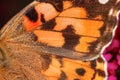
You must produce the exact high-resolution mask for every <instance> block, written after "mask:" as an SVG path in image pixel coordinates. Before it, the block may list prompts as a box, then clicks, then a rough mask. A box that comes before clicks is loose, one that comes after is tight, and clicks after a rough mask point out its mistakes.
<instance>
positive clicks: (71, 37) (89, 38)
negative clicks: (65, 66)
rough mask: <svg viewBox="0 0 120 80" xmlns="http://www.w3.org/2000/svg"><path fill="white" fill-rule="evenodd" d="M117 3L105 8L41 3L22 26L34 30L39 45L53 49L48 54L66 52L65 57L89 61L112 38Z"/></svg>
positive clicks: (56, 0)
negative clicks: (111, 12) (111, 11)
mask: <svg viewBox="0 0 120 80" xmlns="http://www.w3.org/2000/svg"><path fill="white" fill-rule="evenodd" d="M116 2H117V1H116V0H114V1H108V3H106V4H105V5H103V4H100V3H99V2H98V1H97V0H95V1H91V0H80V1H79V0H45V1H42V0H40V4H38V5H36V6H34V7H32V8H30V9H29V10H28V12H27V13H26V14H25V16H24V22H23V24H24V27H25V29H26V30H27V31H31V30H33V29H35V30H34V31H33V32H34V34H35V35H36V36H37V41H38V42H40V43H41V44H43V45H45V46H48V47H49V48H51V50H52V49H53V52H52V51H51V52H50V51H49V50H48V52H50V53H56V52H55V51H56V50H57V51H58V52H61V51H63V52H65V54H66V55H65V54H61V55H62V56H66V57H68V54H71V55H74V56H69V57H70V58H75V59H80V58H81V57H82V59H83V60H85V58H88V59H90V58H92V57H95V56H96V55H98V54H99V53H100V51H101V49H102V47H103V46H104V45H105V44H106V43H107V42H109V41H110V40H111V38H112V30H113V28H114V27H115V24H116V22H117V19H116V17H115V16H113V15H109V14H110V10H111V9H112V8H113V9H114V11H113V14H116V13H115V12H116V11H117V10H118V9H117V8H118V7H117V3H116ZM113 6H114V7H113ZM36 27H37V28H36ZM48 34H49V35H48ZM46 50H47V49H46ZM67 53H68V54H67ZM72 53H74V54H72ZM56 55H59V54H58V53H56Z"/></svg>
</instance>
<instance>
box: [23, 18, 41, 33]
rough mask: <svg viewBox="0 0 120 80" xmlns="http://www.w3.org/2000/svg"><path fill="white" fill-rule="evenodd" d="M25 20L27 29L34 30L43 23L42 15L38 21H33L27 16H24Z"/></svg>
mask: <svg viewBox="0 0 120 80" xmlns="http://www.w3.org/2000/svg"><path fill="white" fill-rule="evenodd" d="M23 20H24V21H23V25H24V27H25V29H26V31H30V30H33V29H34V28H36V27H38V26H39V25H41V24H42V22H41V21H40V17H38V20H37V21H36V22H33V21H31V20H30V19H29V18H28V17H27V16H24V17H23Z"/></svg>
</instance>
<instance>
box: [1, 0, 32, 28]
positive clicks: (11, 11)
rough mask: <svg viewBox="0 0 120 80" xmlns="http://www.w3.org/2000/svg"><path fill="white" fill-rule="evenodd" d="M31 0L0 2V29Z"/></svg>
mask: <svg viewBox="0 0 120 80" xmlns="http://www.w3.org/2000/svg"><path fill="white" fill-rule="evenodd" d="M32 1H33V0H0V28H1V27H3V25H4V24H5V23H6V22H7V21H8V20H10V18H12V17H13V16H14V15H15V14H16V13H18V12H19V11H20V10H21V9H23V8H24V7H25V6H27V5H28V4H29V3H30V2H32Z"/></svg>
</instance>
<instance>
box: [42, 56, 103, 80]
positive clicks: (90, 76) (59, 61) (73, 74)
mask: <svg viewBox="0 0 120 80" xmlns="http://www.w3.org/2000/svg"><path fill="white" fill-rule="evenodd" d="M98 64H100V65H98ZM96 65H97V66H96ZM100 72H101V73H100ZM42 74H43V75H45V76H47V78H48V80H59V79H60V80H96V79H97V80H104V77H105V72H104V62H103V61H102V62H98V61H97V60H96V61H91V62H82V61H79V60H72V59H68V58H57V57H55V56H52V63H51V64H50V65H49V68H48V69H47V70H45V71H43V72H42ZM100 74H102V75H100ZM86 76H87V77H86Z"/></svg>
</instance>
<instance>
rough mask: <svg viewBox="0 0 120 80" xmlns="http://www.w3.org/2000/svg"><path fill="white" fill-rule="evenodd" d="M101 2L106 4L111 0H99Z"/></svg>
mask: <svg viewBox="0 0 120 80" xmlns="http://www.w3.org/2000/svg"><path fill="white" fill-rule="evenodd" d="M98 1H99V3H100V4H106V3H107V2H108V1H109V0H98Z"/></svg>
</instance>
